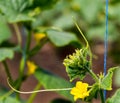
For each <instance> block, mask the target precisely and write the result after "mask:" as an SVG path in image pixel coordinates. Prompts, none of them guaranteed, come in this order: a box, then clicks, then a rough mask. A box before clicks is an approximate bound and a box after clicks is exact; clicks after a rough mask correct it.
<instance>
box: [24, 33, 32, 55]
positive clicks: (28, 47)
mask: <svg viewBox="0 0 120 103" xmlns="http://www.w3.org/2000/svg"><path fill="white" fill-rule="evenodd" d="M31 35H32V32H31V31H30V32H29V34H28V36H27V44H26V47H25V49H26V50H25V51H26V52H25V53H26V54H27V53H28V51H29V49H30V44H31Z"/></svg>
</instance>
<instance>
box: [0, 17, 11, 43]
mask: <svg viewBox="0 0 120 103" xmlns="http://www.w3.org/2000/svg"><path fill="white" fill-rule="evenodd" d="M0 20H1V21H0V44H1V43H2V42H3V41H5V40H7V39H9V38H10V37H11V32H10V29H9V28H8V26H7V24H6V23H5V21H4V19H3V17H2V16H1V15H0Z"/></svg>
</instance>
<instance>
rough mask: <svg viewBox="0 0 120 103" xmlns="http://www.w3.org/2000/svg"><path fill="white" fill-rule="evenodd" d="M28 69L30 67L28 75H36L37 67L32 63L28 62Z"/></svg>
mask: <svg viewBox="0 0 120 103" xmlns="http://www.w3.org/2000/svg"><path fill="white" fill-rule="evenodd" d="M27 67H28V72H27V75H32V74H34V72H35V70H36V69H37V65H35V64H34V63H33V62H31V61H27Z"/></svg>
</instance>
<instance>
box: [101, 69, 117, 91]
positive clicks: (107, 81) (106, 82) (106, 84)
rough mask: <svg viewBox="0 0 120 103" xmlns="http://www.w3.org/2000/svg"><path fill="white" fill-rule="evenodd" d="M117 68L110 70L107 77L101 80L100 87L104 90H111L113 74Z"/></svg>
mask: <svg viewBox="0 0 120 103" xmlns="http://www.w3.org/2000/svg"><path fill="white" fill-rule="evenodd" d="M116 68H117V67H113V68H110V69H109V70H108V73H107V75H106V76H105V77H104V78H103V79H102V81H101V84H100V87H101V88H102V89H105V90H112V77H113V72H114V71H115V69H116Z"/></svg>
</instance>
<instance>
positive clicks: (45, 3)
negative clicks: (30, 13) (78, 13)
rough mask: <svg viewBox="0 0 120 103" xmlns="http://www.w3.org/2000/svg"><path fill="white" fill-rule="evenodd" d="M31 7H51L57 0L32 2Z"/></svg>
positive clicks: (36, 0)
mask: <svg viewBox="0 0 120 103" xmlns="http://www.w3.org/2000/svg"><path fill="white" fill-rule="evenodd" d="M32 1H33V6H34V7H36V6H39V7H41V8H43V9H46V8H50V7H52V6H53V5H54V4H55V3H56V2H57V1H58V0H32Z"/></svg>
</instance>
